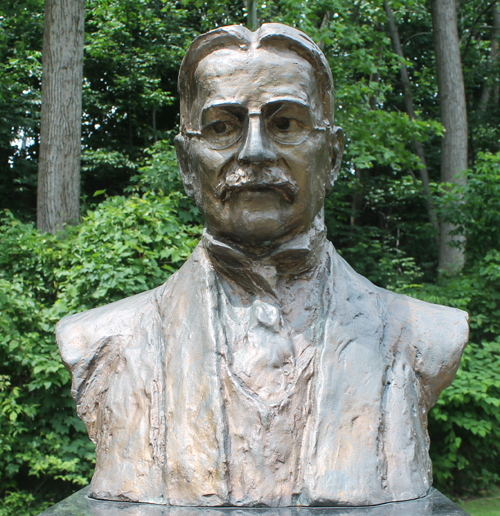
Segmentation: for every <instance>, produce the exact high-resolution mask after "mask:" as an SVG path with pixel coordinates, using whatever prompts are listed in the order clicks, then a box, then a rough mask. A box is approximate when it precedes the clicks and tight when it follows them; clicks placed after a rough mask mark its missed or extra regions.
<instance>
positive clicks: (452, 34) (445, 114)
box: [431, 0, 468, 271]
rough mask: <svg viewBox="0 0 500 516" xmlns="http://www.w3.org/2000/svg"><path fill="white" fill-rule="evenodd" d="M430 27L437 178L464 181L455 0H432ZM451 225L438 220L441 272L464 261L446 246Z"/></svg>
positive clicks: (462, 91)
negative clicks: (440, 130) (439, 133)
mask: <svg viewBox="0 0 500 516" xmlns="http://www.w3.org/2000/svg"><path fill="white" fill-rule="evenodd" d="M431 7H432V27H433V36H434V50H435V53H436V71H437V79H438V87H439V99H440V104H441V123H442V124H443V126H444V128H445V130H446V133H445V136H444V138H443V143H442V147H441V181H442V182H445V183H459V184H464V183H465V182H466V176H465V175H464V174H461V172H463V171H465V170H466V169H467V165H468V163H467V109H466V101H465V88H464V80H463V73H462V62H461V59H460V43H459V38H458V28H457V6H456V2H455V0H432V1H431ZM453 229H455V228H454V226H453V225H452V224H450V223H448V222H444V221H442V222H441V235H440V245H439V268H440V269H441V270H443V271H456V270H459V269H460V268H461V267H462V266H463V264H464V261H465V255H464V252H463V249H461V248H457V247H452V246H450V245H449V244H450V242H451V241H452V240H455V241H457V240H459V237H457V236H451V235H450V231H452V230H453Z"/></svg>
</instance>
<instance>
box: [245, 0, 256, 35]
mask: <svg viewBox="0 0 500 516" xmlns="http://www.w3.org/2000/svg"><path fill="white" fill-rule="evenodd" d="M247 25H248V28H249V29H250V30H257V27H258V19H257V0H247Z"/></svg>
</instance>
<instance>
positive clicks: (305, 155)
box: [286, 141, 330, 196]
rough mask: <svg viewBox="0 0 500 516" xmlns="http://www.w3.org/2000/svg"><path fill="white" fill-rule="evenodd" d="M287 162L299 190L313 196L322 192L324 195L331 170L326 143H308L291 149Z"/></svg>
mask: <svg viewBox="0 0 500 516" xmlns="http://www.w3.org/2000/svg"><path fill="white" fill-rule="evenodd" d="M286 162H287V164H288V166H289V169H290V171H291V173H292V175H293V178H294V179H295V181H297V183H298V184H299V188H301V189H305V190H307V191H308V194H309V195H310V194H312V193H313V192H316V191H318V190H321V192H320V193H321V196H323V195H324V190H325V184H326V183H325V182H326V177H327V174H328V171H329V168H330V163H329V157H328V148H327V145H326V142H323V141H308V142H306V143H304V144H302V145H298V146H297V147H295V148H293V149H291V150H290V151H289V153H288V157H287V158H286Z"/></svg>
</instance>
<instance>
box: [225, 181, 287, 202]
mask: <svg viewBox="0 0 500 516" xmlns="http://www.w3.org/2000/svg"><path fill="white" fill-rule="evenodd" d="M295 190H296V187H295V185H291V184H289V183H276V184H268V183H252V184H246V185H235V186H229V185H224V187H223V188H222V191H221V192H220V194H219V195H217V193H218V192H216V197H219V198H220V200H221V201H222V202H223V203H225V202H227V201H228V200H229V199H230V198H231V197H232V196H233V195H234V194H237V193H242V192H250V193H251V192H255V193H268V192H276V193H277V194H278V195H280V196H281V197H283V199H285V201H287V202H288V203H290V204H292V203H293V201H294V200H295V197H296V195H297V192H296V191H295Z"/></svg>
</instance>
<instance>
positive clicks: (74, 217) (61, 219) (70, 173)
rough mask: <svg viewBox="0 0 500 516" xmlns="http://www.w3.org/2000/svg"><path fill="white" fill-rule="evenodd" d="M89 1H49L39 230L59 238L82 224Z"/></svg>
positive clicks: (43, 55)
mask: <svg viewBox="0 0 500 516" xmlns="http://www.w3.org/2000/svg"><path fill="white" fill-rule="evenodd" d="M84 21H85V0H46V2H45V24H44V34H43V52H42V113H41V127H40V161H39V165H38V203H37V226H38V229H40V231H47V232H50V233H55V232H56V231H58V230H60V229H62V228H63V227H64V225H65V224H68V223H73V224H74V223H77V222H78V221H79V219H80V157H81V118H82V80H83V38H84Z"/></svg>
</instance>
